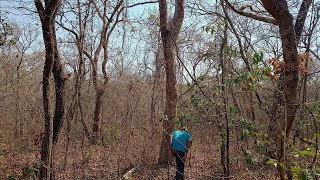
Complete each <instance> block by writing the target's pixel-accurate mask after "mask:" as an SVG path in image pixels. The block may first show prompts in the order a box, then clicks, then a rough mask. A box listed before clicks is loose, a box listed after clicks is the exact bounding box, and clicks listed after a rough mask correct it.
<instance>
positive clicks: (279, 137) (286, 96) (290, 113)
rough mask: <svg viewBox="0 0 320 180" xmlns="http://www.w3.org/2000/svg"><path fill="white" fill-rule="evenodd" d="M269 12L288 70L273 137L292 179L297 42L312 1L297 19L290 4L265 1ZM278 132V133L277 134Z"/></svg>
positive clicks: (283, 173)
mask: <svg viewBox="0 0 320 180" xmlns="http://www.w3.org/2000/svg"><path fill="white" fill-rule="evenodd" d="M262 3H263V5H264V7H265V9H266V10H267V11H268V12H269V13H270V14H271V15H272V16H273V17H274V18H275V19H276V21H277V24H278V26H279V32H280V36H281V41H282V49H283V59H284V61H285V70H284V72H283V73H282V74H281V79H280V81H279V83H278V86H277V89H276V90H275V93H274V103H273V105H272V107H271V108H270V115H271V117H270V123H269V129H270V130H271V133H272V134H273V136H275V134H276V146H277V159H278V162H279V164H278V170H279V172H280V178H281V179H287V178H288V179H292V178H293V177H292V173H291V169H290V163H289V162H288V159H287V158H286V138H287V137H288V136H289V134H290V131H291V129H292V126H293V123H294V119H295V114H296V108H297V104H298V103H297V97H296V96H297V85H298V81H299V77H298V70H299V68H298V66H299V60H298V51H297V43H298V41H299V39H300V36H301V31H302V29H303V25H304V21H305V18H306V15H307V12H308V9H309V6H310V4H311V0H304V1H303V3H302V4H301V8H300V11H299V14H298V18H297V20H296V25H294V23H293V17H292V15H291V14H290V12H289V10H288V5H287V2H286V1H284V0H281V1H277V2H275V1H267V0H263V1H262ZM275 132H277V133H275Z"/></svg>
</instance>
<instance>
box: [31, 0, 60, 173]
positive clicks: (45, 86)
mask: <svg viewBox="0 0 320 180" xmlns="http://www.w3.org/2000/svg"><path fill="white" fill-rule="evenodd" d="M34 2H35V6H36V8H37V12H38V14H39V17H40V20H41V25H42V34H43V41H44V44H45V51H46V56H45V63H44V69H43V81H42V91H43V108H44V116H45V128H44V138H43V141H42V149H41V161H42V163H41V169H40V179H52V178H53V175H52V171H53V167H52V164H53V163H52V154H53V150H54V148H53V145H54V144H56V143H57V141H58V135H59V131H60V129H61V127H62V124H63V118H64V94H65V75H64V68H63V65H62V63H61V59H60V56H59V51H58V47H57V38H56V29H55V28H56V27H55V18H56V14H57V11H58V9H59V7H60V5H61V0H45V1H44V4H43V3H42V1H41V0H35V1H34ZM51 73H53V77H54V84H55V112H54V117H53V120H52V119H51V114H50V101H49V92H50V88H49V84H50V75H51Z"/></svg>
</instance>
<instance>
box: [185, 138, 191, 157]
mask: <svg viewBox="0 0 320 180" xmlns="http://www.w3.org/2000/svg"><path fill="white" fill-rule="evenodd" d="M191 145H192V141H190V140H187V144H186V148H187V150H186V154H185V156H184V157H183V158H184V160H186V159H187V157H188V154H189V151H190V148H191Z"/></svg>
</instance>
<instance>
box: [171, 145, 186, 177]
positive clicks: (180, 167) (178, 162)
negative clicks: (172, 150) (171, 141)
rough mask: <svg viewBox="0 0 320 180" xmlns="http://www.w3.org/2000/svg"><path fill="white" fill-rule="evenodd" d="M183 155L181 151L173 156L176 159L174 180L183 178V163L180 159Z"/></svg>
mask: <svg viewBox="0 0 320 180" xmlns="http://www.w3.org/2000/svg"><path fill="white" fill-rule="evenodd" d="M184 155H185V153H184V152H182V151H177V153H176V154H174V157H175V158H176V165H177V170H176V177H175V180H183V179H184V178H183V177H184V161H183V160H182V158H183V157H184Z"/></svg>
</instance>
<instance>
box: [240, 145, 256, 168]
mask: <svg viewBox="0 0 320 180" xmlns="http://www.w3.org/2000/svg"><path fill="white" fill-rule="evenodd" d="M242 153H243V157H244V162H245V163H246V165H248V166H253V165H256V164H257V162H258V160H257V159H256V158H255V157H254V156H253V155H252V153H251V152H250V151H248V150H244V149H243V150H242Z"/></svg>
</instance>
